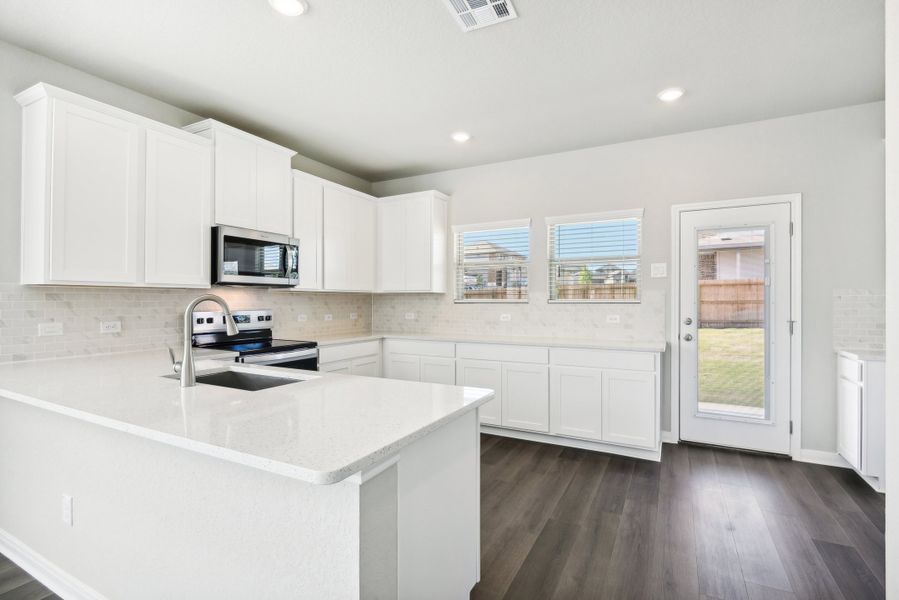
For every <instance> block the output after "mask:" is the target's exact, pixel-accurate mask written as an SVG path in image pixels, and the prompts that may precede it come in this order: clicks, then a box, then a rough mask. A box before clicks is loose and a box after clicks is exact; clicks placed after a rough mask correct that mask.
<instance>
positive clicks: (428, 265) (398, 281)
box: [376, 191, 447, 293]
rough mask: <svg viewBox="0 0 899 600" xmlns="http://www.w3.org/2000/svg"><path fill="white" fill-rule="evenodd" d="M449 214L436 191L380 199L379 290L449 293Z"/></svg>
mask: <svg viewBox="0 0 899 600" xmlns="http://www.w3.org/2000/svg"><path fill="white" fill-rule="evenodd" d="M446 211H447V197H446V196H444V195H443V194H441V193H439V192H435V191H427V192H418V193H414V194H404V195H401V196H390V197H386V198H381V199H379V200H378V219H377V221H378V281H377V287H376V289H377V290H378V291H380V292H434V293H445V292H446V288H447V286H446V279H447V272H446V265H447V225H446V222H447V216H446Z"/></svg>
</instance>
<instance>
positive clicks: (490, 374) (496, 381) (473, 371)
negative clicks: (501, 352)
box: [456, 359, 503, 426]
mask: <svg viewBox="0 0 899 600" xmlns="http://www.w3.org/2000/svg"><path fill="white" fill-rule="evenodd" d="M456 385H466V386H469V387H479V388H487V389H490V390H494V392H495V393H496V396H495V397H494V398H493V400H491V401H490V402H487V403H486V404H483V405H481V408H480V415H481V423H483V424H485V425H496V426H499V425H502V406H503V365H502V363H500V362H496V361H492V360H475V359H460V360H458V361H457V363H456Z"/></svg>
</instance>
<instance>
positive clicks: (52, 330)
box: [37, 323, 63, 337]
mask: <svg viewBox="0 0 899 600" xmlns="http://www.w3.org/2000/svg"><path fill="white" fill-rule="evenodd" d="M62 331H63V329H62V323H38V326H37V334H38V335H39V336H41V337H43V336H48V335H62Z"/></svg>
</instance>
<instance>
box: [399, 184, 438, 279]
mask: <svg viewBox="0 0 899 600" xmlns="http://www.w3.org/2000/svg"><path fill="white" fill-rule="evenodd" d="M403 204H404V206H405V216H404V221H405V228H406V231H405V236H404V238H405V239H404V245H405V248H404V255H405V257H406V264H405V275H406V277H405V282H404V288H405V289H406V290H407V291H417V292H426V291H430V289H431V197H430V195H423V196H421V197H413V198H406V199H404V201H403Z"/></svg>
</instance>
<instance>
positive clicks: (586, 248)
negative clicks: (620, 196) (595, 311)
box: [547, 217, 642, 302]
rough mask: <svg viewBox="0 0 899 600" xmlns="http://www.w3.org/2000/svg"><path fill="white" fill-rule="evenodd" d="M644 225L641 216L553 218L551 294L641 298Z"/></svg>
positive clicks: (591, 299)
mask: <svg viewBox="0 0 899 600" xmlns="http://www.w3.org/2000/svg"><path fill="white" fill-rule="evenodd" d="M641 229H642V219H641V218H640V217H627V218H614V219H598V220H595V221H578V222H572V223H564V222H553V223H551V224H550V225H549V227H548V231H547V240H548V246H549V248H548V255H549V299H550V300H556V301H587V302H616V301H629V300H630V301H636V300H639V298H640V289H639V288H640V244H641Z"/></svg>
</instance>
